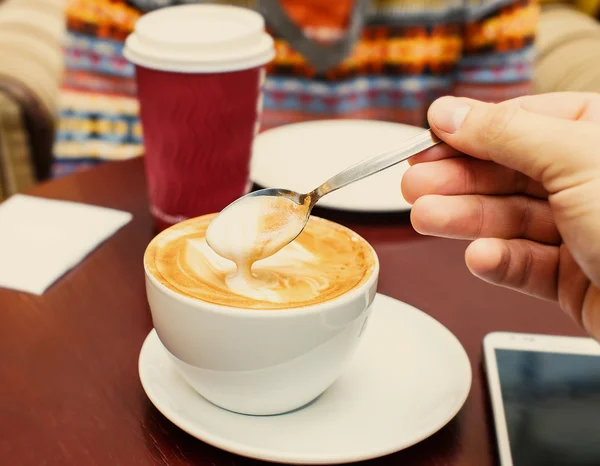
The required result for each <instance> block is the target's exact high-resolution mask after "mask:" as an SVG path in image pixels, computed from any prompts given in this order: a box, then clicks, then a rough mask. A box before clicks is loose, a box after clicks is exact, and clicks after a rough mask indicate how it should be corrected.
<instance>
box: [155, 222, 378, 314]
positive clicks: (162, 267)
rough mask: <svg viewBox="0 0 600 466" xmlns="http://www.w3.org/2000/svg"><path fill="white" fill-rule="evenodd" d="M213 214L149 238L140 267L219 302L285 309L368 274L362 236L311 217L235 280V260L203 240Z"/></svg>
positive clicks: (336, 292) (371, 263)
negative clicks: (281, 245) (288, 239)
mask: <svg viewBox="0 0 600 466" xmlns="http://www.w3.org/2000/svg"><path fill="white" fill-rule="evenodd" d="M213 218H214V216H213V215H207V216H204V217H200V218H196V219H192V220H187V221H184V222H182V223H180V224H178V225H175V226H173V227H171V228H169V229H168V230H167V231H165V232H164V233H162V234H160V235H158V236H157V237H156V238H155V239H154V241H152V243H151V244H150V246H149V247H148V251H147V252H146V267H147V269H148V270H149V271H150V273H151V274H152V275H153V277H155V278H156V279H157V280H158V281H159V282H160V283H161V284H162V285H164V286H165V287H167V288H169V289H170V290H172V291H173V292H175V293H179V294H181V295H183V296H187V297H189V298H192V299H198V300H201V301H205V302H208V303H212V304H218V305H221V306H230V307H235V308H239V309H246V310H253V309H262V310H267V309H269V310H285V309H292V308H298V307H306V306H311V305H315V304H318V303H322V302H325V301H328V300H331V299H335V298H337V297H339V296H341V295H343V294H345V293H347V292H348V291H350V290H352V289H354V288H356V287H358V286H360V285H361V284H362V283H364V282H365V281H366V280H368V278H369V276H370V275H371V274H372V273H373V270H374V267H375V257H374V254H373V251H372V248H371V246H369V244H368V243H367V242H366V241H365V240H363V239H362V238H360V237H359V236H358V235H357V234H356V233H354V232H352V231H351V230H348V229H347V228H345V227H342V226H341V225H337V224H335V223H332V222H329V221H327V220H322V219H319V218H314V217H312V218H311V219H310V220H309V221H308V224H307V225H306V227H305V229H304V231H303V232H302V233H301V234H300V236H298V238H296V239H295V240H294V241H293V242H292V243H290V244H289V245H287V246H285V247H284V248H283V249H282V250H280V251H279V252H277V253H275V254H274V255H272V256H270V257H267V258H265V259H263V260H260V261H257V262H256V263H255V264H254V266H253V267H252V270H251V277H250V278H246V277H244V279H242V280H239V279H236V278H237V277H236V264H235V263H234V262H232V261H230V260H227V259H224V258H223V257H221V256H219V255H218V254H216V253H215V252H214V251H213V250H212V249H211V248H210V246H209V245H208V244H207V242H206V230H207V228H208V226H209V224H210V222H211V220H212V219H213ZM237 233H239V232H237ZM242 236H243V232H242Z"/></svg>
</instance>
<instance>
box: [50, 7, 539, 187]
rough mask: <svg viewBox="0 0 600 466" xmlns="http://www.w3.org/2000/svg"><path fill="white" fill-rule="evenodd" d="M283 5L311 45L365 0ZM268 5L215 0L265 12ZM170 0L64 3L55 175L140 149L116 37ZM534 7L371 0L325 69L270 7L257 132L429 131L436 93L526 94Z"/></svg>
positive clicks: (341, 32) (331, 36)
mask: <svg viewBox="0 0 600 466" xmlns="http://www.w3.org/2000/svg"><path fill="white" fill-rule="evenodd" d="M278 1H279V2H280V4H281V5H282V7H283V10H284V11H285V14H286V15H288V16H289V18H291V19H292V21H293V22H294V23H295V24H297V25H298V26H299V27H300V28H301V29H302V30H303V32H304V34H305V35H306V36H307V37H309V38H311V39H312V40H313V41H315V42H319V41H322V42H325V43H327V41H331V40H337V39H339V38H340V37H346V35H347V31H348V25H349V24H350V20H349V18H351V17H352V15H353V12H354V11H356V9H357V8H358V5H359V3H360V0H336V1H335V2H333V1H330V0H278ZM263 2H264V3H263V4H262V5H261V0H256V1H251V0H250V1H249V0H246V1H242V0H229V1H227V2H220V3H229V4H237V5H241V6H246V7H249V8H258V9H259V11H261V12H262V13H265V10H264V8H267V4H268V0H263ZM171 3H172V2H170V1H169V0H131V1H130V2H129V3H125V2H123V1H116V0H69V7H68V10H67V14H68V33H67V41H66V46H65V53H66V66H67V70H66V73H65V78H64V84H63V91H62V101H61V120H60V128H59V133H58V136H57V142H56V145H55V163H54V174H55V175H56V176H59V175H62V174H65V173H69V172H71V171H73V170H78V169H81V168H83V167H87V166H89V165H93V164H96V163H99V162H102V161H104V160H115V159H123V158H128V157H134V156H136V155H139V154H141V153H142V152H143V131H142V128H141V125H140V122H139V121H138V108H137V102H136V100H135V82H134V70H133V67H132V65H131V64H129V63H128V62H127V61H125V60H124V59H123V57H122V46H123V40H124V38H125V37H126V35H127V34H128V33H129V32H130V31H131V30H132V28H133V26H134V24H135V21H136V19H137V18H138V17H139V16H140V15H141V14H142V13H143V11H146V10H148V9H152V8H156V7H161V6H165V5H167V4H171ZM177 3H184V1H182V0H179V1H178V2H177ZM211 3H216V2H211ZM538 10H539V8H538V4H537V2H536V0H478V1H476V0H420V1H416V0H371V1H370V2H368V5H367V8H366V12H365V14H364V17H363V19H364V20H363V22H362V24H361V27H360V30H359V31H358V34H357V36H356V38H355V40H353V41H352V42H351V47H350V48H349V49H348V52H347V53H346V54H345V55H343V56H341V57H339V59H338V60H337V62H335V63H334V64H333V65H331V66H329V67H327V68H323V66H319V65H320V63H318V62H319V57H318V56H317V57H316V58H314V56H313V59H312V60H311V57H310V56H308V55H309V54H302V53H300V52H298V50H296V49H295V48H294V46H293V44H291V43H290V42H289V41H288V40H287V37H288V35H286V31H284V30H281V28H280V27H279V26H278V23H277V21H275V20H273V19H272V18H271V17H270V14H269V11H268V10H267V12H266V22H267V27H268V30H269V32H270V33H271V34H272V35H273V36H274V38H275V44H276V52H277V53H276V57H275V59H274V60H273V62H272V63H270V64H269V66H268V74H267V81H266V83H265V88H264V110H263V116H262V122H261V123H262V130H265V129H269V128H272V127H276V126H280V125H284V124H288V123H292V122H298V121H306V120H315V119H330V118H364V119H377V120H386V121H395V122H401V123H407V124H412V125H421V126H424V125H426V119H425V117H426V111H427V108H428V106H429V105H430V103H431V102H432V101H433V100H434V99H435V98H437V97H438V96H441V95H445V94H454V95H461V96H470V97H474V98H477V99H481V100H488V101H501V100H505V99H508V98H512V97H516V96H519V95H523V94H527V93H530V92H531V81H532V69H533V63H534V58H535V57H534V48H533V45H532V44H533V41H534V35H535V29H536V24H537V20H538V12H539V11H538Z"/></svg>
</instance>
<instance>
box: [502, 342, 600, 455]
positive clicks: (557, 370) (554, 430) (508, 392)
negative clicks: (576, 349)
mask: <svg viewBox="0 0 600 466" xmlns="http://www.w3.org/2000/svg"><path fill="white" fill-rule="evenodd" d="M495 352H496V361H497V363H498V372H499V376H500V387H501V391H502V400H503V404H504V411H505V415H506V422H507V429H508V437H509V442H510V450H511V455H512V459H513V464H514V466H555V465H556V466H559V465H560V466H565V465H569V466H598V465H600V356H588V355H579V354H561V353H549V352H538V351H522V350H507V349H496V350H495Z"/></svg>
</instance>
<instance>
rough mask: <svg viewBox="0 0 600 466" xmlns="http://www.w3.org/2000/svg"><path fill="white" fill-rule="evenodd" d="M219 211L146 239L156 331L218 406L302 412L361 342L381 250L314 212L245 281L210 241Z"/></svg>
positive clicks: (189, 377)
mask: <svg viewBox="0 0 600 466" xmlns="http://www.w3.org/2000/svg"><path fill="white" fill-rule="evenodd" d="M214 217H215V215H214V214H211V215H205V216H202V217H197V218H193V219H190V220H186V221H184V222H181V223H179V224H176V225H174V226H171V227H169V228H168V229H166V230H164V231H162V232H161V233H160V234H159V235H158V236H156V237H155V238H154V239H153V240H152V241H151V243H150V244H149V245H148V248H147V250H146V253H145V256H144V266H145V272H146V288H147V296H148V302H149V304H150V309H151V312H152V318H153V322H154V327H155V329H156V331H157V334H158V336H159V338H160V340H161V342H162V343H163V345H164V346H165V348H166V349H167V351H168V353H169V355H170V356H171V359H172V360H173V362H174V363H175V366H176V367H177V369H178V370H179V373H180V374H181V375H182V376H183V378H184V379H185V380H186V381H187V382H188V383H189V384H190V385H191V386H192V387H193V388H194V389H195V390H196V391H197V392H198V393H199V394H200V395H202V396H203V397H204V398H206V399H207V400H209V401H211V402H212V403H214V404H216V405H217V406H220V407H222V408H225V409H228V410H231V411H234V412H239V413H244V414H257V415H266V414H279V413H284V412H287V411H291V410H294V409H297V408H300V407H302V406H304V405H306V404H307V403H309V402H310V401H312V400H314V399H315V398H316V397H318V396H319V395H320V394H322V393H323V392H324V391H325V390H326V389H327V388H328V387H329V386H330V385H331V384H332V383H333V382H334V381H335V380H336V379H337V378H338V376H339V375H340V374H341V372H342V371H343V370H344V368H345V366H346V364H347V363H348V361H349V360H350V358H351V357H352V354H353V353H354V351H355V350H356V347H357V346H358V343H359V341H360V336H361V334H362V332H363V330H364V328H365V325H366V322H367V319H368V316H369V314H370V309H371V304H372V302H373V299H374V297H375V293H376V287H377V278H378V272H379V263H378V260H377V256H376V254H375V251H374V250H373V249H372V247H371V246H370V245H369V244H368V243H367V242H366V241H365V240H364V239H363V238H361V237H360V236H359V235H357V234H356V233H354V232H353V231H351V230H349V229H348V228H346V227H343V226H341V225H338V224H336V223H333V222H330V221H327V220H324V219H320V218H316V217H311V218H310V219H309V221H308V223H307V225H306V227H305V229H304V231H303V232H302V233H301V234H300V235H299V236H298V237H297V238H296V239H295V240H294V241H292V242H291V243H290V244H288V245H287V246H285V247H283V249H281V250H280V251H278V252H276V253H275V254H273V255H272V256H270V257H266V258H264V259H261V260H258V261H256V262H255V263H254V264H253V265H252V268H251V271H250V274H251V276H250V277H248V276H245V277H244V278H243V279H240V277H239V276H238V274H236V264H235V263H234V262H232V261H230V260H228V259H225V258H223V257H221V256H219V255H218V254H216V253H215V252H214V251H213V250H212V249H211V248H210V246H209V245H208V243H207V241H206V231H207V229H208V226H209V225H210V222H211V221H212V220H213V218H214ZM239 233H242V235H241V237H243V233H244V232H239Z"/></svg>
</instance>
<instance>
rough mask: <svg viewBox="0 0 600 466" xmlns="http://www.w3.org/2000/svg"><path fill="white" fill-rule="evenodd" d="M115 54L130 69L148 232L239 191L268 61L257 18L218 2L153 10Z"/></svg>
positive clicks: (267, 42)
mask: <svg viewBox="0 0 600 466" xmlns="http://www.w3.org/2000/svg"><path fill="white" fill-rule="evenodd" d="M124 53H125V56H126V57H127V58H128V59H129V60H130V61H131V62H133V63H134V64H135V65H136V80H137V87H138V98H139V101H140V117H141V122H142V127H143V131H144V146H145V166H146V176H147V180H148V191H149V197H150V204H151V205H150V208H151V212H152V215H153V217H154V219H155V223H156V226H157V228H158V229H159V230H162V229H164V228H166V227H168V226H170V225H173V224H175V223H177V222H180V221H182V220H185V219H187V218H191V217H197V216H199V215H203V214H207V213H212V212H218V211H220V210H222V209H223V208H224V207H226V206H227V205H228V204H230V203H231V202H233V201H234V200H236V199H237V198H238V197H240V196H242V195H244V194H246V193H247V192H248V191H249V189H250V186H251V184H250V182H249V165H250V157H251V151H252V143H253V140H254V137H255V135H256V133H257V132H258V121H259V118H260V110H261V102H262V98H261V92H262V90H261V88H262V83H263V81H264V65H265V64H266V63H267V62H268V61H270V60H271V59H272V58H273V55H274V51H273V40H272V38H271V37H270V36H268V34H266V33H265V31H264V20H263V18H262V17H261V16H260V15H259V14H257V13H255V12H253V11H251V10H248V9H245V8H238V7H230V6H219V5H185V6H176V7H169V8H164V9H160V10H157V11H155V12H152V13H150V14H147V15H145V16H142V18H140V20H139V21H138V22H137V24H136V27H135V31H134V32H133V34H131V35H130V36H129V37H128V38H127V41H126V45H125V52H124Z"/></svg>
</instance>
